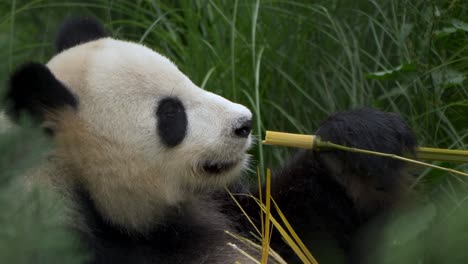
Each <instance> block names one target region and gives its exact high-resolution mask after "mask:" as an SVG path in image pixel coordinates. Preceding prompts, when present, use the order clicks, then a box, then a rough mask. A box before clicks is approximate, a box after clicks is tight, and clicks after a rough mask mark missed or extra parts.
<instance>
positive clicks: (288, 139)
mask: <svg viewBox="0 0 468 264" xmlns="http://www.w3.org/2000/svg"><path fill="white" fill-rule="evenodd" d="M262 143H263V144H267V145H280V146H288V147H297V148H305V149H315V150H319V149H340V150H344V151H350V152H357V153H363V154H370V155H376V156H383V157H388V158H392V159H398V160H403V161H406V162H410V163H414V164H418V165H422V166H426V167H430V168H434V169H438V170H443V171H446V172H450V173H453V174H458V175H462V176H468V173H464V172H460V171H457V170H453V169H448V168H444V167H440V166H437V165H433V164H429V163H425V162H421V161H417V160H413V159H410V158H406V157H400V156H398V155H395V154H389V153H382V152H377V151H370V150H364V149H358V148H351V147H346V146H342V145H338V144H335V143H332V142H328V141H322V140H320V139H319V138H318V137H317V136H314V135H298V134H291V133H282V132H274V131H267V132H266V136H265V140H264V141H263V142H262ZM416 157H417V158H419V159H424V160H432V161H435V160H437V161H448V162H461V163H468V151H465V150H449V149H436V148H425V147H422V148H418V149H416Z"/></svg>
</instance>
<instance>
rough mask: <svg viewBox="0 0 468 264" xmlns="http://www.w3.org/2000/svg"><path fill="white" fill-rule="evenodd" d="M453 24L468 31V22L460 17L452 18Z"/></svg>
mask: <svg viewBox="0 0 468 264" xmlns="http://www.w3.org/2000/svg"><path fill="white" fill-rule="evenodd" d="M452 25H453V27H455V28H457V29H460V30H463V31H465V32H468V23H466V22H464V21H461V20H458V19H452Z"/></svg>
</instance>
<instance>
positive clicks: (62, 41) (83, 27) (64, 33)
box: [55, 17, 107, 52]
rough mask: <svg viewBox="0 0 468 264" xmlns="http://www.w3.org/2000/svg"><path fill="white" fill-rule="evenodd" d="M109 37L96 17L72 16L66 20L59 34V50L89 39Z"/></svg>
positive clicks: (57, 46) (57, 45)
mask: <svg viewBox="0 0 468 264" xmlns="http://www.w3.org/2000/svg"><path fill="white" fill-rule="evenodd" d="M105 37H107V33H106V31H105V30H104V28H103V27H102V25H101V23H99V21H97V20H96V19H95V18H88V17H86V18H70V19H68V20H66V21H65V22H64V23H63V25H62V27H61V28H60V30H59V33H58V34H57V38H56V40H55V47H56V49H57V52H61V51H63V50H66V49H69V48H71V47H74V46H77V45H79V44H83V43H86V42H89V41H93V40H97V39H100V38H105Z"/></svg>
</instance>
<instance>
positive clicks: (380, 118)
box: [316, 108, 416, 191]
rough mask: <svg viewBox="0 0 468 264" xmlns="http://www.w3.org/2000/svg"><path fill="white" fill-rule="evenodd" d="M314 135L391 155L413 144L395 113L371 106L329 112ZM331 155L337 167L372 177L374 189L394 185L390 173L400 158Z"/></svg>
mask: <svg viewBox="0 0 468 264" xmlns="http://www.w3.org/2000/svg"><path fill="white" fill-rule="evenodd" d="M316 135H318V136H320V138H321V139H323V140H327V141H331V142H334V143H337V144H341V145H345V146H349V147H359V146H360V147H361V148H362V147H365V149H368V150H378V151H380V152H385V153H392V154H401V153H405V152H409V153H411V152H412V151H413V149H412V148H413V147H414V146H415V145H416V138H415V136H414V135H413V133H412V132H411V130H410V129H409V128H408V126H407V125H406V124H405V122H404V121H403V120H402V119H401V118H400V117H399V116H398V115H397V114H394V113H385V112H381V111H378V110H375V109H372V108H361V109H357V110H354V111H349V112H342V113H337V114H335V115H332V116H330V117H328V118H327V120H325V122H324V123H323V124H322V125H321V126H320V128H319V129H318V130H317V132H316ZM332 155H333V157H332V158H333V159H336V160H338V161H340V163H341V164H340V165H343V166H344V167H345V168H340V169H341V170H346V171H348V172H350V173H361V174H362V173H364V172H365V173H366V174H367V175H368V176H369V177H374V178H375V181H374V184H375V188H377V189H382V190H384V191H385V190H389V189H392V188H394V187H395V186H394V185H395V184H396V182H395V175H394V174H395V172H399V171H400V170H399V169H400V168H401V167H402V166H403V162H401V161H398V160H395V159H389V158H384V157H378V156H374V155H366V154H358V153H352V152H346V151H334V153H333V154H332ZM350 160H352V161H353V162H349V161H350Z"/></svg>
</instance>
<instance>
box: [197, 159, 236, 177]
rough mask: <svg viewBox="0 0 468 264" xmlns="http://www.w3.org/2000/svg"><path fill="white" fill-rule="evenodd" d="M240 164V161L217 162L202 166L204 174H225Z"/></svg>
mask: <svg viewBox="0 0 468 264" xmlns="http://www.w3.org/2000/svg"><path fill="white" fill-rule="evenodd" d="M238 163H239V162H238V161H228V162H216V161H207V162H205V163H204V164H203V165H202V167H201V168H202V170H203V172H205V173H207V174H212V175H216V174H221V173H223V172H226V171H229V170H231V169H232V168H234V167H235V166H236V165H237V164H238Z"/></svg>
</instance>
